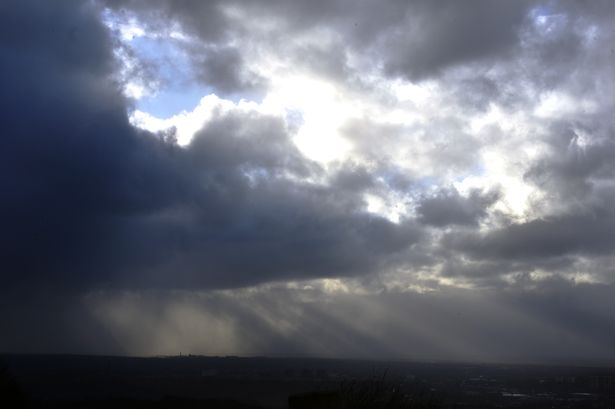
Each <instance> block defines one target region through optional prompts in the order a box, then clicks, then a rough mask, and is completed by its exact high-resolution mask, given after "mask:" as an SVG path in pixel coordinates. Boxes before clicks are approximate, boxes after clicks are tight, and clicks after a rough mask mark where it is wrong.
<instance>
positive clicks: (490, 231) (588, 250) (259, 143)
mask: <svg viewBox="0 0 615 409" xmlns="http://www.w3.org/2000/svg"><path fill="white" fill-rule="evenodd" d="M614 18H615V5H614V4H613V3H612V2H610V1H606V0H605V1H595V2H576V1H544V2H540V1H516V2H504V1H502V2H498V1H482V0H477V1H472V2H458V1H442V2H432V1H423V0H416V1H386V2H380V1H345V0H335V1H323V2H320V1H308V0H305V1H303V0H301V1H290V2H287V1H265V0H263V1H251V2H234V1H220V2H217V1H207V2H202V1H181V2H178V1H170V0H169V1H167V0H155V1H139V0H126V1H122V0H106V1H103V0H100V1H91V2H81V1H69V0H66V1H61V2H54V4H53V5H51V4H47V2H37V1H8V2H4V3H2V5H0V90H1V91H0V118H1V119H2V123H3V132H2V148H1V149H0V223H1V226H2V229H1V232H0V277H1V280H2V287H1V290H0V296H2V300H3V301H2V302H1V304H0V324H2V327H3V328H8V329H9V331H7V332H6V333H7V334H8V335H7V336H3V337H2V338H0V350H3V351H8V352H86V353H120V354H172V353H178V352H179V351H180V350H181V351H182V352H192V353H204V354H259V355H260V354H270V355H312V356H332V357H335V356H343V357H364V358H365V357H367V358H370V357H371V358H414V359H454V360H482V361H512V362H563V361H565V362H589V361H591V362H615V351H614V350H613V349H612V348H610V347H609V346H610V345H613V343H614V342H615V313H613V311H615V301H614V300H615V289H614V287H613V285H614V284H613V282H614V278H615V269H614V267H613V265H615V264H614V262H615V257H614V255H613V250H614V249H615V210H614V209H615V207H614V206H613V204H614V203H615V160H613V158H614V157H615V120H614V119H613V112H614V108H615V104H614V102H615V98H614V97H613V95H615V51H614V48H613V44H615V28H613V24H612V22H613V19H614ZM186 105H188V106H186ZM173 107H180V108H175V109H174V108H173Z"/></svg>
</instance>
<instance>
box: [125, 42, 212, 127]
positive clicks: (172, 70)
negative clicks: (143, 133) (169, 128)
mask: <svg viewBox="0 0 615 409" xmlns="http://www.w3.org/2000/svg"><path fill="white" fill-rule="evenodd" d="M130 45H131V47H132V49H133V50H134V52H135V53H136V54H137V56H138V58H139V59H141V60H142V61H144V62H145V63H146V64H149V65H151V66H153V67H155V70H156V71H155V72H156V75H157V76H158V80H159V81H158V82H159V84H160V85H159V87H158V89H157V90H156V92H155V93H154V94H153V95H145V96H143V97H142V98H140V99H138V100H137V101H136V108H137V109H138V110H140V111H143V112H147V113H149V114H151V115H153V116H156V117H159V118H169V117H171V116H173V115H176V114H179V113H181V112H182V111H191V110H193V109H194V108H195V107H196V106H197V105H198V103H199V101H200V100H201V98H203V97H204V96H206V95H209V94H212V93H213V92H214V90H213V88H212V87H209V86H207V85H205V84H202V83H200V82H199V81H197V80H196V75H195V72H194V68H193V64H192V61H191V60H190V58H189V56H188V55H187V54H186V51H185V50H183V49H182V47H181V46H180V45H178V44H177V40H174V39H161V38H152V37H147V36H143V37H135V38H134V39H133V40H132V41H131V42H130Z"/></svg>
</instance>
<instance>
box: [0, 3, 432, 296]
mask: <svg viewBox="0 0 615 409" xmlns="http://www.w3.org/2000/svg"><path fill="white" fill-rule="evenodd" d="M63 6H64V8H58V7H54V8H47V7H46V6H40V5H37V4H36V3H30V2H23V3H20V4H10V5H9V6H4V7H5V9H4V13H3V17H5V18H4V19H3V20H5V21H3V24H2V37H1V39H2V50H1V57H0V58H2V61H3V64H2V76H1V78H2V79H1V81H2V89H3V93H2V108H3V111H2V115H3V118H4V135H5V136H4V146H3V149H2V152H1V154H0V155H1V160H0V163H1V165H0V166H1V167H2V204H1V205H0V206H1V208H0V209H1V214H2V225H3V231H2V243H1V244H2V260H3V266H2V275H3V280H4V282H5V285H6V286H8V287H9V288H10V287H13V286H20V285H25V286H27V285H29V284H31V283H41V282H42V283H45V282H48V283H52V282H53V283H56V284H57V283H63V286H64V287H66V288H77V289H83V288H96V287H99V286H109V287H115V286H120V287H121V286H129V287H131V288H142V287H162V288H174V287H181V288H185V287H191V288H193V287H201V288H208V287H236V286H243V285H248V284H257V283H260V282H263V281H269V280H284V279H290V278H293V279H304V278H310V277H325V276H340V275H342V276H349V275H356V274H366V273H369V272H372V271H375V270H377V269H379V268H382V267H383V266H385V265H386V264H387V262H388V261H387V258H388V257H389V256H391V255H394V254H396V253H399V252H403V251H404V250H405V249H406V248H407V247H408V246H410V245H412V244H413V243H414V242H415V241H416V240H417V239H418V237H419V235H420V232H419V229H418V228H417V227H415V226H413V225H412V223H411V222H405V223H402V224H400V225H396V224H393V223H391V222H389V221H388V220H386V219H384V218H382V217H378V216H375V215H369V214H366V213H364V212H363V211H362V207H363V202H362V199H361V196H360V192H357V191H350V190H346V191H341V190H340V191H339V192H338V191H337V190H336V189H333V188H327V187H322V186H320V187H319V186H315V185H310V184H307V183H300V182H292V181H290V179H288V176H292V175H294V176H295V177H305V176H308V175H310V174H311V173H313V172H316V173H318V172H319V171H320V170H319V168H318V166H317V165H315V164H313V163H311V162H309V161H307V160H306V159H305V158H304V157H303V156H301V155H300V153H299V152H298V150H297V149H296V148H295V147H294V145H293V144H292V142H291V141H290V139H289V136H288V134H287V131H286V129H285V126H284V123H283V122H282V121H281V120H280V119H277V118H270V117H266V116H263V115H259V114H255V113H242V114H227V115H218V116H217V117H216V118H215V119H214V120H213V121H212V122H211V123H210V124H209V125H208V126H207V127H206V128H205V129H204V130H202V131H201V132H200V133H198V134H197V135H196V137H195V139H194V140H193V142H192V143H191V144H190V145H189V146H188V147H186V148H180V147H178V146H175V145H173V144H169V143H167V142H165V141H163V140H161V139H160V138H156V137H155V136H154V135H151V134H148V133H145V132H141V131H138V130H136V129H135V128H133V127H131V126H130V125H129V124H128V121H127V118H126V105H125V101H124V100H123V98H122V97H121V96H120V95H119V92H118V91H117V90H115V88H114V87H113V86H112V84H111V83H110V76H111V74H112V71H113V59H112V53H111V48H110V46H111V39H110V38H109V36H108V33H107V32H106V31H105V29H104V27H103V26H102V25H101V23H100V22H99V21H98V20H97V18H96V17H97V16H96V15H95V14H94V13H93V11H92V10H91V9H89V8H88V7H87V6H86V5H81V4H78V3H63ZM9 17H10V18H9ZM30 27H32V28H31V29H30ZM13 39H16V40H13ZM16 41H17V42H18V46H17V45H16V44H14V43H15V42H16ZM316 173H314V174H316ZM59 287H62V286H59Z"/></svg>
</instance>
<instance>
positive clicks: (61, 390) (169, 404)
mask: <svg viewBox="0 0 615 409" xmlns="http://www.w3.org/2000/svg"><path fill="white" fill-rule="evenodd" d="M0 361H2V363H1V364H0V395H1V396H0V407H3V408H4V407H7V408H9V407H10V408H110V407H113V408H160V409H162V408H165V409H167V408H169V409H171V408H173V409H182V408H185V409H188V408H213V409H216V408H224V409H249V408H253V409H256V408H287V407H289V406H290V408H291V409H297V408H299V409H309V408H332V409H333V408H355V409H356V408H358V409H360V408H366V409H367V408H385V407H387V408H391V409H395V408H399V409H402V408H424V409H427V408H475V409H480V408H553V407H556V408H590V409H591V408H613V407H615V368H598V367H563V366H526V365H485V364H444V363H417V362H376V361H354V360H334V359H300V358H292V359H291V358H238V357H201V356H184V357H159V358H130V357H106V356H79V355H3V356H1V357H0Z"/></svg>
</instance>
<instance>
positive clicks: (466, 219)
mask: <svg viewBox="0 0 615 409" xmlns="http://www.w3.org/2000/svg"><path fill="white" fill-rule="evenodd" d="M497 200H498V193H497V192H486V193H483V192H481V191H478V190H473V191H471V192H470V194H469V195H468V196H467V197H463V196H461V195H460V194H459V192H458V191H457V190H456V189H454V188H452V189H450V190H445V191H440V192H438V193H436V194H435V195H433V196H428V197H424V198H423V199H422V200H421V201H420V203H419V205H418V207H417V212H418V214H419V220H421V221H422V222H423V223H426V224H429V225H433V226H440V227H441V226H446V225H449V224H456V225H476V224H477V223H478V222H479V220H480V219H481V218H483V217H485V216H486V215H487V208H488V207H489V206H490V205H492V204H493V203H495V201H497Z"/></svg>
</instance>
